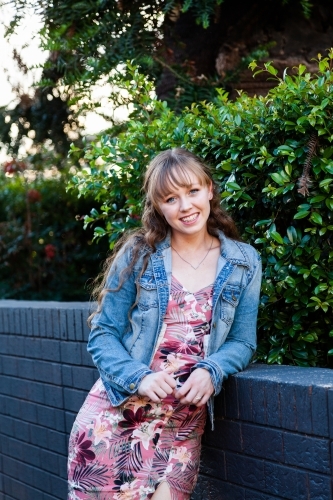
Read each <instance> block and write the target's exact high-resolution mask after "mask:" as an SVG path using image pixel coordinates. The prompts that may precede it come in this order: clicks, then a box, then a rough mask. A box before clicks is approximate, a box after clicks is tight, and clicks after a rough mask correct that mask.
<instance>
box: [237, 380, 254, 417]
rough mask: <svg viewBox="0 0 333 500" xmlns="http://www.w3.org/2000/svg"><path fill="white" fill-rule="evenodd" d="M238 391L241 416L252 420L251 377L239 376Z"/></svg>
mask: <svg viewBox="0 0 333 500" xmlns="http://www.w3.org/2000/svg"><path fill="white" fill-rule="evenodd" d="M237 392H238V404H239V418H240V419H241V420H249V421H250V422H252V420H253V417H252V384H251V379H249V378H246V377H237Z"/></svg>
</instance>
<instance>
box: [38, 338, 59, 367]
mask: <svg viewBox="0 0 333 500" xmlns="http://www.w3.org/2000/svg"><path fill="white" fill-rule="evenodd" d="M41 359H43V360H45V361H57V362H60V359H61V356H60V343H59V341H58V340H50V339H42V340H41Z"/></svg>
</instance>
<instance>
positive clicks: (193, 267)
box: [171, 238, 214, 271]
mask: <svg viewBox="0 0 333 500" xmlns="http://www.w3.org/2000/svg"><path fill="white" fill-rule="evenodd" d="M213 239H214V238H212V241H211V244H210V247H209V249H208V252H207V253H206V255H205V256H204V258H203V259H202V260H201V261H200V262H199V264H198V265H197V266H192V264H191V262H189V261H188V260H186V259H184V258H183V257H182V256H181V255H180V254H179V253H178V252H177V250H176V249H175V248H174V247H173V246H172V245H171V248H172V249H173V250H174V251H175V252H176V254H177V255H178V257H180V258H181V259H182V260H183V261H184V262H186V264H188V265H189V266H191V267H192V269H194V270H195V271H196V270H197V269H198V267H199V266H201V264H202V263H203V261H204V260H205V258H206V257H207V255H208V254H209V252H210V251H211V249H212V246H213Z"/></svg>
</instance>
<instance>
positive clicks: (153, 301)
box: [138, 273, 158, 311]
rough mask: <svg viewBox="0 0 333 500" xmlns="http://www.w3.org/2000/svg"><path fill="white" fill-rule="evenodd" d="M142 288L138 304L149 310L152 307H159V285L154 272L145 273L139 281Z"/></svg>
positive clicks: (141, 307)
mask: <svg viewBox="0 0 333 500" xmlns="http://www.w3.org/2000/svg"><path fill="white" fill-rule="evenodd" d="M138 283H139V286H140V290H139V295H138V306H139V307H140V309H142V310H144V311H147V310H148V309H150V308H152V307H158V297H157V286H156V282H155V278H154V275H153V274H147V273H145V274H143V275H142V276H141V278H140V279H139V281H138Z"/></svg>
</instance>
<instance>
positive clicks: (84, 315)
mask: <svg viewBox="0 0 333 500" xmlns="http://www.w3.org/2000/svg"><path fill="white" fill-rule="evenodd" d="M88 316H89V313H88V312H87V311H85V310H82V328H83V340H85V341H86V342H87V341H88V338H89V334H90V328H89V326H88V324H87V319H88Z"/></svg>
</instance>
